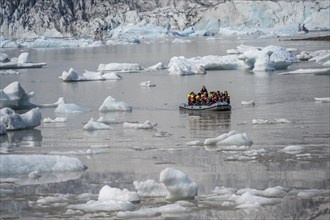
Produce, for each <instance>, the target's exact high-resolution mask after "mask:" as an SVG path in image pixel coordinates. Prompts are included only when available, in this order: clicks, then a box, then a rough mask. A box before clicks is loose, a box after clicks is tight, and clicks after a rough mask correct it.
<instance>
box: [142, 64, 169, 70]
mask: <svg viewBox="0 0 330 220" xmlns="http://www.w3.org/2000/svg"><path fill="white" fill-rule="evenodd" d="M163 69H166V67H165V65H164V64H163V63H162V62H158V63H156V64H155V65H153V66H149V67H147V68H145V69H144V71H155V70H163Z"/></svg>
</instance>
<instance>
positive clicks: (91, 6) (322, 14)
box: [0, 0, 330, 38]
mask: <svg viewBox="0 0 330 220" xmlns="http://www.w3.org/2000/svg"><path fill="white" fill-rule="evenodd" d="M0 7H1V8H0V35H2V36H5V37H10V38H21V37H38V36H51V37H70V36H71V37H72V36H73V37H94V38H107V37H111V35H112V32H111V30H113V29H115V28H117V27H119V26H123V25H128V24H130V25H131V24H134V25H146V24H153V25H155V26H159V27H163V28H166V29H167V30H184V29H186V28H189V27H192V26H193V27H194V28H195V29H200V30H205V31H210V32H212V33H217V32H218V31H219V28H220V29H221V28H223V27H231V28H237V29H239V28H256V27H258V28H277V27H283V26H290V25H291V26H292V27H294V28H298V24H300V23H305V25H306V27H308V28H310V29H329V27H330V19H329V11H330V2H329V0H313V1H310V0H295V1H293V0H291V1H284V0H283V1H274V0H273V1H261V0H259V1H253V0H250V1H247V0H240V1H238V0H121V1H120V0H0Z"/></svg>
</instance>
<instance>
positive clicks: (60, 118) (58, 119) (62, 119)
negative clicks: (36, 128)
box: [43, 117, 68, 123]
mask: <svg viewBox="0 0 330 220" xmlns="http://www.w3.org/2000/svg"><path fill="white" fill-rule="evenodd" d="M67 120H68V119H67V118H66V117H56V118H55V119H51V118H44V120H43V122H44V123H62V122H66V121H67Z"/></svg>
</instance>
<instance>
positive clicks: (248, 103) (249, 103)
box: [241, 100, 256, 106]
mask: <svg viewBox="0 0 330 220" xmlns="http://www.w3.org/2000/svg"><path fill="white" fill-rule="evenodd" d="M241 104H242V105H245V106H254V105H256V103H255V101H254V100H251V101H241Z"/></svg>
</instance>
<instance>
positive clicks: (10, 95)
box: [0, 81, 35, 109]
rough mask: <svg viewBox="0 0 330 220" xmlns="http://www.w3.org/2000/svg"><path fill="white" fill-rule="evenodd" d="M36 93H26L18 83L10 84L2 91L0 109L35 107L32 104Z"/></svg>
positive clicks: (0, 93)
mask: <svg viewBox="0 0 330 220" xmlns="http://www.w3.org/2000/svg"><path fill="white" fill-rule="evenodd" d="M33 96H34V92H30V93H26V92H25V90H24V89H23V87H22V86H21V84H20V83H19V82H17V81H15V82H12V83H10V84H9V85H7V86H6V87H5V88H4V89H3V90H0V107H1V108H4V107H9V108H13V109H24V108H32V107H35V105H34V104H32V103H30V98H31V97H33Z"/></svg>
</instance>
